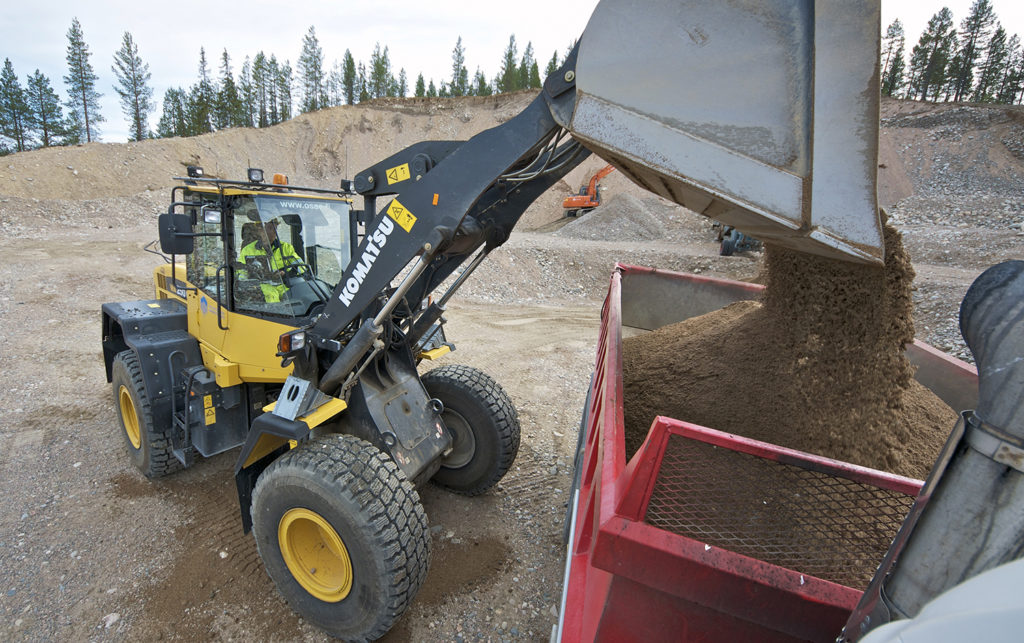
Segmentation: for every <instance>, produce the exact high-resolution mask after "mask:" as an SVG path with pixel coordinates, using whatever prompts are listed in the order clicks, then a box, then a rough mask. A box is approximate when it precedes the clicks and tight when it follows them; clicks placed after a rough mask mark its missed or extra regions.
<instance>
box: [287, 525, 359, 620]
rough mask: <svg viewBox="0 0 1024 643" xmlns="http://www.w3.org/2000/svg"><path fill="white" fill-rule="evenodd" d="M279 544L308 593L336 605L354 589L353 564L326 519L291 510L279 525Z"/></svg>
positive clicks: (292, 571) (296, 577) (339, 538)
mask: <svg viewBox="0 0 1024 643" xmlns="http://www.w3.org/2000/svg"><path fill="white" fill-rule="evenodd" d="M277 543H278V545H279V546H280V548H281V555H282V556H283V557H284V562H285V565H287V566H288V571H290V572H291V573H292V577H293V578H295V580H296V581H297V582H298V583H299V585H301V586H302V588H303V589H305V590H306V591H307V592H309V593H310V594H312V595H313V596H315V597H316V598H319V599H320V600H322V601H324V602H327V603H337V602H338V601H340V600H342V599H344V598H345V597H346V596H348V593H349V591H351V590H352V561H351V560H349V557H348V550H347V549H346V548H345V543H343V542H342V541H341V536H339V535H338V532H337V531H335V530H334V527H331V525H330V523H328V522H327V521H326V520H325V519H324V517H323V516H321V515H320V514H318V513H316V512H315V511H310V510H309V509H303V508H295V509H289V510H288V511H287V512H286V513H285V514H284V515H283V516H281V522H280V523H278V526H277Z"/></svg>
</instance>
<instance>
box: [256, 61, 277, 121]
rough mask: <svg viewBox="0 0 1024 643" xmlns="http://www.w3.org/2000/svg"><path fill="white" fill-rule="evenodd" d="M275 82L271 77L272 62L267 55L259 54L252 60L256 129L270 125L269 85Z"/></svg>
mask: <svg viewBox="0 0 1024 643" xmlns="http://www.w3.org/2000/svg"><path fill="white" fill-rule="evenodd" d="M271 82H273V79H272V78H271V77H270V61H269V60H267V56H266V54H264V53H263V52H262V51H260V52H258V53H257V54H256V56H255V57H254V58H253V59H252V89H253V96H254V98H255V100H256V111H255V122H256V127H267V126H268V125H270V113H269V102H270V91H269V88H268V86H269V84H270V83H271Z"/></svg>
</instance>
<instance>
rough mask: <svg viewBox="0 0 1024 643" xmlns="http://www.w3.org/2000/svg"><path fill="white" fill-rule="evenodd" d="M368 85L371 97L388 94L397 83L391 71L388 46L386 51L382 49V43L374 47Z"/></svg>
mask: <svg viewBox="0 0 1024 643" xmlns="http://www.w3.org/2000/svg"><path fill="white" fill-rule="evenodd" d="M368 85H369V86H368V87H367V92H368V93H369V94H370V97H371V98H381V97H382V96H387V95H388V94H389V90H391V88H392V87H394V85H395V78H394V75H392V73H391V59H390V57H389V56H388V48H387V47H384V51H381V49H380V43H377V45H376V47H374V49H373V54H372V55H371V56H370V77H369V79H368Z"/></svg>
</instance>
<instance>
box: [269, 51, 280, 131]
mask: <svg viewBox="0 0 1024 643" xmlns="http://www.w3.org/2000/svg"><path fill="white" fill-rule="evenodd" d="M277 74H278V69H277V56H275V55H274V54H270V58H269V59H267V122H268V123H269V124H270V125H277V124H278V123H280V122H281V120H280V118H281V117H280V114H278V113H277Z"/></svg>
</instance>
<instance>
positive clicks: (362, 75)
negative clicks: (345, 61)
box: [356, 61, 370, 103]
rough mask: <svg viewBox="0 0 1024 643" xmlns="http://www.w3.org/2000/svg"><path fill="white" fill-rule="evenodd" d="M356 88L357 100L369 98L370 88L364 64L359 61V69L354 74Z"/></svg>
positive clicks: (361, 100) (362, 100)
mask: <svg viewBox="0 0 1024 643" xmlns="http://www.w3.org/2000/svg"><path fill="white" fill-rule="evenodd" d="M356 89H357V90H358V93H359V102H360V103H362V102H364V101H368V100H370V89H369V84H368V81H367V79H366V65H364V64H363V62H362V61H359V71H358V73H357V74H356Z"/></svg>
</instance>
